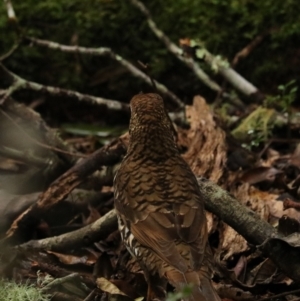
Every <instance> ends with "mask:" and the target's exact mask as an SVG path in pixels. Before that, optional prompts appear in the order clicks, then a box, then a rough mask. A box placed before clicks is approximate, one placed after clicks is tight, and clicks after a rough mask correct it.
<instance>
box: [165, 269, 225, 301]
mask: <svg viewBox="0 0 300 301" xmlns="http://www.w3.org/2000/svg"><path fill="white" fill-rule="evenodd" d="M166 276H167V278H168V280H169V282H170V283H171V284H172V285H173V286H174V287H175V288H176V290H177V291H181V290H182V288H183V287H184V286H186V285H188V284H192V292H191V295H190V296H188V297H186V298H184V299H183V300H184V301H221V299H220V297H219V296H218V294H217V292H216V290H215V289H214V288H213V286H212V283H211V280H210V279H209V278H207V277H206V275H203V273H202V271H201V272H199V273H197V272H194V271H190V272H186V273H184V274H183V273H181V272H179V271H177V270H175V269H174V270H171V271H168V272H167V275H166Z"/></svg>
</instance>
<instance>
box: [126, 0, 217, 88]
mask: <svg viewBox="0 0 300 301" xmlns="http://www.w3.org/2000/svg"><path fill="white" fill-rule="evenodd" d="M130 1H131V3H132V4H133V5H134V6H136V7H137V8H138V9H139V10H140V11H141V12H142V13H143V14H144V15H145V16H146V18H147V22H148V25H149V27H150V29H151V30H152V31H153V33H154V34H155V35H156V36H157V38H158V39H160V40H161V41H162V42H163V43H164V44H165V46H166V47H167V49H168V50H169V51H170V52H171V53H173V54H174V55H175V56H176V57H177V58H178V59H179V60H180V61H182V62H184V63H185V64H186V65H187V66H188V67H189V68H191V69H192V70H193V71H194V73H195V75H196V76H197V77H198V78H199V79H200V80H201V81H202V82H203V83H204V84H205V85H207V86H208V87H209V88H211V89H212V90H214V91H217V92H219V91H221V87H220V86H219V85H218V84H217V83H216V82H214V81H213V80H212V79H210V78H209V76H208V75H207V74H206V73H205V72H204V71H203V70H202V69H201V68H200V66H199V65H198V64H197V63H196V62H195V61H194V60H193V59H192V58H191V57H185V56H183V55H182V49H181V48H179V47H178V46H177V45H175V44H174V43H173V42H172V41H171V40H170V39H169V38H168V37H167V36H166V35H165V33H164V32H162V31H161V30H160V29H159V28H158V27H157V25H156V24H155V22H154V21H153V19H152V18H151V14H150V12H149V10H148V9H147V8H146V7H145V5H144V4H143V3H142V2H140V1H138V0H130Z"/></svg>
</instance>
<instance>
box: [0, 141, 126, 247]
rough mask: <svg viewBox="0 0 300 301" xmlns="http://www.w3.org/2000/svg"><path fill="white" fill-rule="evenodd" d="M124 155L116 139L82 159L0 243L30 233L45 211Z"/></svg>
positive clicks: (22, 215)
mask: <svg viewBox="0 0 300 301" xmlns="http://www.w3.org/2000/svg"><path fill="white" fill-rule="evenodd" d="M124 153H125V148H124V145H123V143H122V140H121V139H117V140H114V141H113V142H111V143H110V144H108V145H107V146H104V147H102V148H101V149H99V150H98V151H96V152H95V153H93V154H92V155H91V156H90V157H88V158H85V159H82V161H80V162H79V163H78V164H76V165H75V166H73V167H72V168H71V169H69V170H68V171H67V172H66V173H64V174H63V175H62V176H60V177H59V178H58V179H57V180H55V181H54V182H53V183H52V184H51V185H50V187H49V188H48V189H47V190H46V191H45V192H44V193H42V194H41V195H40V197H39V199H38V201H37V203H35V204H33V205H32V206H30V207H29V208H28V209H27V210H26V211H24V212H23V213H22V214H21V215H20V216H19V217H18V218H17V219H16V220H15V221H14V222H13V224H12V226H11V227H10V229H9V230H8V231H7V237H6V238H5V239H4V240H3V241H2V242H5V241H6V240H10V239H13V238H15V237H16V236H17V235H18V234H22V233H24V232H26V230H29V231H31V229H32V228H34V227H35V226H36V225H37V223H38V222H39V220H40V219H41V218H42V217H43V215H44V214H45V212H46V211H47V210H49V209H51V208H52V207H53V206H54V205H56V204H58V203H59V202H61V201H62V200H64V199H65V198H66V197H67V195H68V194H69V193H70V192H71V191H72V190H73V189H74V188H76V187H77V186H78V185H79V184H81V183H82V182H83V181H84V180H86V178H87V177H88V176H89V175H91V174H92V173H93V172H94V171H96V170H97V169H99V168H100V167H101V166H102V165H114V164H116V163H117V162H118V161H119V160H120V157H121V155H122V154H124Z"/></svg>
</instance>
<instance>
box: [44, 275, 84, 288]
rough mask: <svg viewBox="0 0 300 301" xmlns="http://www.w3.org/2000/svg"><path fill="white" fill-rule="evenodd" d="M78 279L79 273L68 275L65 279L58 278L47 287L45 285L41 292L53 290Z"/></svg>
mask: <svg viewBox="0 0 300 301" xmlns="http://www.w3.org/2000/svg"><path fill="white" fill-rule="evenodd" d="M78 278H79V274H78V273H71V274H69V275H66V276H64V277H61V278H56V279H54V280H53V281H51V282H50V283H48V284H47V285H45V286H44V287H42V288H41V291H47V290H49V289H53V288H54V287H56V286H60V285H61V284H63V283H66V282H71V281H72V280H74V279H78Z"/></svg>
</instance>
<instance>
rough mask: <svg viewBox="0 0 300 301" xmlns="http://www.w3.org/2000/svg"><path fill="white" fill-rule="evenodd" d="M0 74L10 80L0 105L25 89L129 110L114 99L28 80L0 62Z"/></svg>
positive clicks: (125, 105)
mask: <svg viewBox="0 0 300 301" xmlns="http://www.w3.org/2000/svg"><path fill="white" fill-rule="evenodd" d="M0 76H3V77H4V78H6V79H8V80H9V81H10V82H11V85H10V87H9V88H8V89H7V90H6V92H5V93H4V95H2V99H0V105H2V104H3V103H4V102H5V100H6V99H7V98H8V97H9V96H11V95H12V94H13V93H14V92H16V91H19V90H23V89H27V90H33V91H37V92H43V93H47V94H49V95H51V96H59V97H62V96H64V97H71V98H76V99H77V100H79V101H86V102H89V103H91V104H97V105H105V106H106V107H107V108H108V109H111V110H123V111H128V110H129V107H128V105H127V104H124V103H122V102H119V101H116V100H111V99H105V98H101V97H95V96H91V95H87V94H81V93H79V92H76V91H72V90H67V89H61V88H58V87H52V86H45V85H41V84H38V83H35V82H32V81H28V80H26V79H24V78H22V77H20V76H18V75H16V74H14V73H13V72H11V71H9V70H8V69H6V68H5V67H4V66H3V65H2V64H1V63H0Z"/></svg>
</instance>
